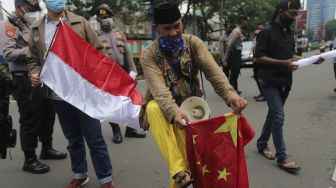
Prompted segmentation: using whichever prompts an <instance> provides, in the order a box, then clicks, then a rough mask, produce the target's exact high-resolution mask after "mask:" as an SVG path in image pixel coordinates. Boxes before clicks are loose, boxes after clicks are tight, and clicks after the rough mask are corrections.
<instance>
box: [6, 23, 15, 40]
mask: <svg viewBox="0 0 336 188" xmlns="http://www.w3.org/2000/svg"><path fill="white" fill-rule="evenodd" d="M5 33H6V36H7V37H9V38H13V37H15V35H16V27H15V26H14V25H12V24H5Z"/></svg>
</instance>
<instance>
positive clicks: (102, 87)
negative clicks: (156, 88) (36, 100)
mask: <svg viewBox="0 0 336 188" xmlns="http://www.w3.org/2000/svg"><path fill="white" fill-rule="evenodd" d="M40 77H41V80H42V81H43V82H44V83H45V84H46V85H47V86H48V87H49V88H50V89H51V90H53V91H54V92H55V93H56V94H57V95H58V96H59V97H61V98H62V99H63V100H64V101H66V102H68V103H70V104H71V105H73V106H75V107H76V108H78V109H79V110H81V111H83V112H84V113H86V114H88V115H89V116H91V117H92V118H95V119H99V120H102V121H107V122H113V123H117V124H120V125H127V126H130V127H134V128H139V120H138V117H139V112H140V108H141V104H142V100H143V99H142V96H141V94H140V92H139V91H138V90H137V89H136V87H135V85H136V81H135V80H133V79H132V78H131V77H130V76H129V75H128V74H127V72H125V71H124V70H123V69H122V68H121V67H120V66H119V65H118V64H117V63H115V62H114V61H112V60H111V59H109V58H108V57H107V56H106V55H104V54H102V53H101V52H99V51H98V50H96V49H95V48H94V47H93V46H91V45H90V44H89V43H88V42H86V41H85V40H84V39H83V38H81V37H80V36H79V35H78V34H77V33H75V32H74V31H73V30H72V29H71V28H70V27H69V26H68V25H66V24H65V23H63V22H60V24H59V26H58V31H57V33H56V36H55V39H54V41H53V43H52V45H51V47H50V51H49V53H48V55H47V57H46V60H45V64H44V66H43V68H42V71H41V75H40Z"/></svg>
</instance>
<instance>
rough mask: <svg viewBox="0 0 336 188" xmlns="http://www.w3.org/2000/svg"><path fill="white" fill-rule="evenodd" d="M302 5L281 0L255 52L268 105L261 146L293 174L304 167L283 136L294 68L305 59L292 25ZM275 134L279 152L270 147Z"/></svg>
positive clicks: (263, 153)
mask: <svg viewBox="0 0 336 188" xmlns="http://www.w3.org/2000/svg"><path fill="white" fill-rule="evenodd" d="M300 7H301V4H300V0H283V1H281V2H280V3H279V4H278V5H277V6H276V10H275V12H274V15H273V18H272V20H271V24H270V25H269V26H267V27H266V28H264V29H263V30H262V31H261V32H260V33H259V35H258V37H257V45H256V52H255V57H256V60H257V63H259V64H260V66H259V67H260V71H259V79H260V85H261V88H262V91H263V93H264V96H265V98H266V101H267V105H268V114H267V117H266V120H265V123H264V126H263V129H262V133H261V135H260V137H259V139H258V142H257V148H258V151H259V152H260V153H261V154H262V155H263V156H264V157H266V158H267V159H270V160H274V159H277V163H278V166H279V167H280V168H281V169H283V170H285V171H287V172H290V173H296V172H298V171H299V170H300V169H301V168H300V166H299V165H298V164H296V163H295V162H292V161H290V160H288V156H287V152H286V146H285V141H284V137H283V125H284V119H285V113H284V104H285V102H286V99H287V97H288V95H289V91H290V90H291V87H292V80H293V71H294V70H296V69H297V68H298V67H299V65H296V64H293V62H294V61H297V60H299V59H301V57H300V56H297V55H295V41H294V31H293V30H292V29H291V27H290V26H291V25H292V23H293V22H294V20H295V17H296V16H297V15H298V11H299V9H300ZM319 61H322V59H319ZM271 135H272V137H273V143H274V146H275V150H276V154H275V155H274V154H273V152H272V151H271V150H270V149H269V147H268V141H269V139H270V137H271Z"/></svg>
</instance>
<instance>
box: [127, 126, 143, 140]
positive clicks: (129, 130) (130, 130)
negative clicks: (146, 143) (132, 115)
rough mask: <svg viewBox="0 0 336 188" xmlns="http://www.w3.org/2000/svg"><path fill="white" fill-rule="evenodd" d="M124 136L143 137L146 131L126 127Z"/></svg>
mask: <svg viewBox="0 0 336 188" xmlns="http://www.w3.org/2000/svg"><path fill="white" fill-rule="evenodd" d="M125 137H134V138H145V137H146V132H145V131H143V130H138V129H133V128H131V127H126V132H125Z"/></svg>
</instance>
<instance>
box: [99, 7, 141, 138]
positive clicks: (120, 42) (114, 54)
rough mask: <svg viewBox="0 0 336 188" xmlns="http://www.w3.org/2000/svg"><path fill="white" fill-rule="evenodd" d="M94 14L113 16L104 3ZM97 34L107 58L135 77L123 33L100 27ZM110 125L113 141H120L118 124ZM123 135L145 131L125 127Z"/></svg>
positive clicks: (139, 133) (132, 135) (138, 136)
mask: <svg viewBox="0 0 336 188" xmlns="http://www.w3.org/2000/svg"><path fill="white" fill-rule="evenodd" d="M96 15H97V16H101V15H105V16H108V17H111V16H113V13H112V11H111V9H110V8H109V7H108V6H107V5H106V4H102V5H100V6H99V7H98V8H97V9H96ZM98 36H99V38H100V40H101V42H102V43H103V46H104V48H105V50H106V52H107V55H108V56H109V58H110V59H112V60H113V61H115V62H116V63H118V64H119V65H120V66H121V67H122V68H123V69H124V70H125V71H126V72H128V73H129V75H130V76H131V77H132V78H133V79H135V77H136V75H137V70H136V67H135V64H134V62H133V56H132V53H131V51H130V50H129V47H128V45H127V39H126V36H125V34H124V33H123V32H121V31H120V30H118V29H111V30H109V31H105V30H104V29H102V30H101V31H99V32H98ZM110 125H111V127H112V130H113V142H114V143H121V142H122V136H121V133H120V127H119V125H118V124H115V123H110ZM125 136H126V137H136V138H144V137H146V132H144V131H141V130H136V129H133V128H131V127H126V133H125Z"/></svg>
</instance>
